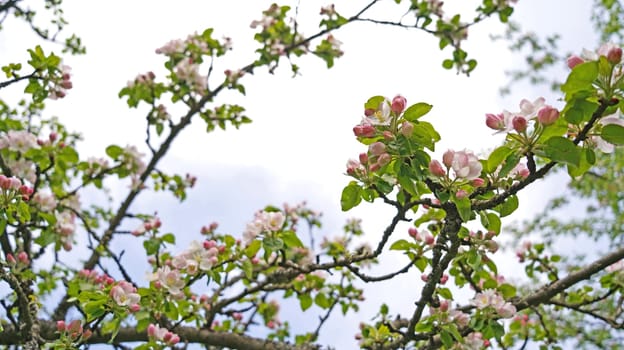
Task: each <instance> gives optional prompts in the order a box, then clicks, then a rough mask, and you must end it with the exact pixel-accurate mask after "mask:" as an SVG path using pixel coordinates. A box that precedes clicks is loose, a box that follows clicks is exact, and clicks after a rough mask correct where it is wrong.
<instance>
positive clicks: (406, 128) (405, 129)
mask: <svg viewBox="0 0 624 350" xmlns="http://www.w3.org/2000/svg"><path fill="white" fill-rule="evenodd" d="M413 132H414V124H412V123H410V122H403V124H401V134H403V136H406V137H410V136H412V133H413Z"/></svg>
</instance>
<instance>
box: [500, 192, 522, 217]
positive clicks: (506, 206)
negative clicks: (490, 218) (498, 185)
mask: <svg viewBox="0 0 624 350" xmlns="http://www.w3.org/2000/svg"><path fill="white" fill-rule="evenodd" d="M516 209H518V197H517V196H515V195H514V196H509V198H507V200H506V201H505V202H503V204H501V205H499V206H497V207H496V208H495V210H497V211H498V212H499V213H500V217H501V218H502V217H505V216H507V215H510V214H511V213H513V212H514V211H516Z"/></svg>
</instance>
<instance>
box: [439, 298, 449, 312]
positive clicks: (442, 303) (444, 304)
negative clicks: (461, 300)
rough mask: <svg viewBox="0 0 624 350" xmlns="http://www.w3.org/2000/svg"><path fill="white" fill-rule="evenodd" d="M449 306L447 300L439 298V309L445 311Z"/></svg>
mask: <svg viewBox="0 0 624 350" xmlns="http://www.w3.org/2000/svg"><path fill="white" fill-rule="evenodd" d="M448 308H449V302H448V300H441V301H440V311H442V312H447V311H448Z"/></svg>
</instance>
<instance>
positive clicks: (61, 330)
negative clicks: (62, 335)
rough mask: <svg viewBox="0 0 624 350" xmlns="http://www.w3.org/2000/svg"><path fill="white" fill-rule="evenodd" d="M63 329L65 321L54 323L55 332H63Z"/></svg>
mask: <svg viewBox="0 0 624 350" xmlns="http://www.w3.org/2000/svg"><path fill="white" fill-rule="evenodd" d="M65 329H66V325H65V321H63V320H61V321H56V330H57V331H58V332H65Z"/></svg>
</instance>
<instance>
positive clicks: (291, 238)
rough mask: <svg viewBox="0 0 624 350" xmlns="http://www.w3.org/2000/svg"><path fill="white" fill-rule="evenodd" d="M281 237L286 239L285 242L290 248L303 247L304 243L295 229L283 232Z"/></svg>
mask: <svg viewBox="0 0 624 350" xmlns="http://www.w3.org/2000/svg"><path fill="white" fill-rule="evenodd" d="M281 238H282V239H283V240H284V244H286V246H287V247H288V248H294V247H303V243H302V242H301V240H300V239H299V237H297V234H296V233H295V232H294V231H284V232H282V234H281Z"/></svg>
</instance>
